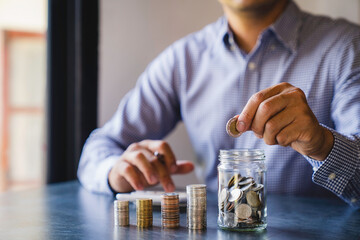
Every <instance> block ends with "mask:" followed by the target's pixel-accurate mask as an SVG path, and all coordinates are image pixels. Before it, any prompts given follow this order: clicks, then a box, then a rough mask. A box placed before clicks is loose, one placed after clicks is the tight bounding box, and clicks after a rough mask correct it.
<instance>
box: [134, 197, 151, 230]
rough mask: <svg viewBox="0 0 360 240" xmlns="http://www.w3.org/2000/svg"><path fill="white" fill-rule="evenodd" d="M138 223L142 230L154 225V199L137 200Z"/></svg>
mask: <svg viewBox="0 0 360 240" xmlns="http://www.w3.org/2000/svg"><path fill="white" fill-rule="evenodd" d="M136 223H137V226H138V227H141V228H147V227H151V226H152V225H153V211H152V199H147V198H146V199H136Z"/></svg>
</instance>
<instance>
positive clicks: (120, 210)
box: [114, 200, 129, 226]
mask: <svg viewBox="0 0 360 240" xmlns="http://www.w3.org/2000/svg"><path fill="white" fill-rule="evenodd" d="M114 224H115V226H129V201H120V200H115V201H114Z"/></svg>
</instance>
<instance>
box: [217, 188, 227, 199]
mask: <svg viewBox="0 0 360 240" xmlns="http://www.w3.org/2000/svg"><path fill="white" fill-rule="evenodd" d="M228 197H229V191H228V190H227V189H226V188H223V190H221V192H220V195H219V202H225V201H226V200H227V199H228Z"/></svg>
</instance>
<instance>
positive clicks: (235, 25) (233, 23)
mask: <svg viewBox="0 0 360 240" xmlns="http://www.w3.org/2000/svg"><path fill="white" fill-rule="evenodd" d="M287 3H288V1H287V0H279V1H277V2H276V3H274V4H276V5H275V6H273V7H272V8H271V9H269V10H268V11H261V12H260V11H258V12H256V11H236V10H234V9H231V8H229V7H226V6H224V12H225V15H226V16H227V19H228V22H229V26H230V28H231V30H232V31H233V33H234V37H235V41H236V43H237V44H238V46H239V47H240V48H241V49H242V50H243V51H245V52H246V53H249V52H251V51H252V50H253V48H254V47H255V45H256V42H257V39H258V37H259V35H260V34H261V32H262V31H263V30H264V29H265V28H267V27H268V26H270V25H271V24H272V23H274V22H275V21H276V19H277V18H278V17H279V16H280V15H281V13H282V12H283V11H284V9H285V7H286V5H287Z"/></svg>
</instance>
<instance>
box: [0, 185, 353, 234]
mask: <svg viewBox="0 0 360 240" xmlns="http://www.w3.org/2000/svg"><path fill="white" fill-rule="evenodd" d="M113 200H114V198H113V197H112V196H106V195H99V194H92V193H89V192H87V191H86V190H84V189H83V188H82V187H81V186H80V184H79V183H78V182H77V181H72V182H66V183H61V184H52V185H48V186H46V187H44V188H40V189H35V190H27V191H21V192H8V193H4V194H0V239H127V240H129V239H156V240H160V239H171V240H173V239H224V240H226V239H317V240H319V239H347V240H348V239H360V211H359V210H354V209H352V208H351V207H349V206H347V205H346V204H345V203H343V202H342V201H341V200H336V199H319V198H303V197H294V196H280V195H269V196H268V200H267V201H268V202H267V203H268V227H267V230H265V231H262V232H243V233H241V232H240V233H239V232H230V231H224V230H221V229H219V228H218V227H217V223H216V221H217V197H216V194H214V193H209V194H208V205H207V209H208V210H207V218H208V219H207V226H208V228H207V229H206V230H203V231H194V230H188V229H187V228H186V213H185V212H182V213H181V216H180V228H179V229H162V228H161V219H160V209H159V208H155V209H154V213H153V219H154V221H153V227H152V228H149V229H137V227H136V212H135V206H134V205H130V226H129V227H114V222H113Z"/></svg>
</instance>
